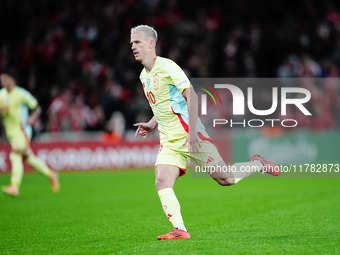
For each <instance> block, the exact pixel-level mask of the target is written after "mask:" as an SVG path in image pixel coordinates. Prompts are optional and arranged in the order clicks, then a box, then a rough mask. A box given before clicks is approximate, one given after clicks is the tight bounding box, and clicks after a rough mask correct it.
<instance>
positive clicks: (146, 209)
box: [0, 170, 340, 254]
mask: <svg viewBox="0 0 340 255" xmlns="http://www.w3.org/2000/svg"><path fill="white" fill-rule="evenodd" d="M60 180H61V184H62V190H61V192H60V193H59V194H53V193H52V192H51V190H50V186H49V182H48V181H47V180H46V179H44V178H43V177H42V176H40V175H38V174H26V175H25V176H24V180H23V185H22V188H21V195H20V197H18V198H11V197H7V196H5V195H3V194H1V195H0V254H340V237H339V236H340V179H288V178H277V179H274V178H249V179H246V180H242V181H241V182H240V183H239V184H237V185H235V186H232V187H221V186H219V185H218V184H217V183H215V182H214V181H213V180H211V179H208V178H207V179H194V178H190V176H189V174H188V175H187V176H185V177H181V178H180V179H179V180H178V182H177V183H176V185H175V192H176V194H177V197H178V199H179V201H180V202H181V207H182V214H183V218H184V220H185V223H186V227H187V228H188V230H189V232H190V234H191V237H192V238H191V239H186V240H166V241H157V240H156V237H157V236H158V235H160V234H165V233H167V232H169V231H170V230H171V225H170V223H169V222H168V220H167V218H166V217H165V215H164V212H163V211H162V208H161V205H160V201H159V199H158V195H157V192H156V189H155V187H154V173H153V171H145V170H144V171H112V172H111V171H110V172H83V173H78V172H71V173H61V174H60ZM8 182H9V175H7V174H6V175H0V185H6V184H8Z"/></svg>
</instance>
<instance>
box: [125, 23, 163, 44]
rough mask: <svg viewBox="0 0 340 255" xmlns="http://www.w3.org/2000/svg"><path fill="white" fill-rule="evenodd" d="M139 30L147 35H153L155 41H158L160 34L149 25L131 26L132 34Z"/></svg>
mask: <svg viewBox="0 0 340 255" xmlns="http://www.w3.org/2000/svg"><path fill="white" fill-rule="evenodd" d="M138 32H143V33H144V34H145V35H146V36H148V37H151V38H152V39H153V40H154V41H155V43H156V42H157V39H158V35H157V31H156V30H155V29H154V28H153V27H150V26H148V25H139V26H135V27H133V28H131V34H135V33H138Z"/></svg>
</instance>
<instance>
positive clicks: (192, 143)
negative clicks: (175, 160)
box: [182, 132, 201, 154]
mask: <svg viewBox="0 0 340 255" xmlns="http://www.w3.org/2000/svg"><path fill="white" fill-rule="evenodd" d="M186 144H188V147H189V152H192V153H193V154H196V153H198V152H199V148H201V144H200V139H199V137H198V135H197V133H196V132H192V133H190V134H188V135H187V137H186V138H185V141H184V143H183V144H182V145H183V146H184V145H186Z"/></svg>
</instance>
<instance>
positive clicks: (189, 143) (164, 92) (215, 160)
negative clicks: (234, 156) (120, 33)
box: [130, 25, 280, 240]
mask: <svg viewBox="0 0 340 255" xmlns="http://www.w3.org/2000/svg"><path fill="white" fill-rule="evenodd" d="M156 42H157V32H156V31H155V30H154V29H153V28H152V27H149V26H147V25H139V26H136V27H134V28H132V29H131V40H130V43H131V49H132V51H133V54H134V57H135V59H136V60H137V61H139V62H141V63H142V65H143V66H144V68H143V70H142V72H141V74H140V77H139V78H140V80H141V83H142V84H143V88H144V93H145V96H146V97H147V99H148V101H149V104H150V106H151V109H152V111H153V113H154V116H153V117H152V118H151V120H150V121H149V122H147V123H144V122H142V123H136V124H134V126H136V127H137V130H136V136H138V134H139V135H141V136H142V137H144V138H145V137H146V136H147V134H148V133H149V132H150V131H152V130H153V129H154V128H155V127H156V126H157V125H158V129H159V132H160V151H159V153H158V155H157V160H156V164H155V176H156V188H157V191H158V195H159V198H160V200H161V203H162V206H163V210H164V212H165V214H166V216H167V217H168V219H169V221H170V222H171V223H172V225H173V227H174V228H173V230H172V231H171V232H170V233H168V234H166V235H161V236H158V238H157V239H158V240H162V239H182V238H190V234H189V232H188V231H187V229H186V227H185V225H184V222H183V219H182V215H181V211H180V204H179V202H178V200H177V198H176V195H175V193H174V191H173V186H174V184H175V182H176V180H177V178H178V177H179V176H182V175H184V174H185V171H186V165H187V160H188V158H190V160H191V161H193V162H194V163H196V164H197V165H201V166H220V167H223V166H226V164H225V163H224V161H223V159H222V158H221V156H220V154H219V153H218V151H217V149H216V147H215V146H214V145H213V143H212V141H211V139H210V138H209V136H208V134H207V133H206V132H205V130H204V126H203V125H202V123H201V121H200V120H199V118H198V117H197V116H198V113H197V108H195V107H189V105H197V95H196V93H195V92H194V90H193V88H192V86H191V84H190V81H189V79H188V78H187V76H186V75H185V73H184V72H183V70H182V69H181V68H180V67H179V66H178V65H177V64H176V63H175V62H173V61H172V60H170V59H167V58H163V57H160V56H157V55H156V50H155V46H156ZM189 129H190V132H189ZM189 134H190V135H189ZM189 151H191V153H189ZM233 167H234V169H237V170H238V171H236V173H232V172H230V171H225V172H221V171H219V172H217V171H216V172H215V171H214V172H213V171H210V172H209V174H210V175H211V177H212V178H213V179H215V180H216V181H217V182H218V183H219V184H220V185H222V186H230V185H233V184H235V183H237V182H239V181H240V180H241V179H243V178H245V177H247V176H249V175H250V174H251V173H252V172H254V171H261V170H263V168H268V169H267V171H266V172H268V173H270V174H272V175H279V174H280V172H279V170H278V169H277V168H275V164H274V163H272V162H270V161H267V160H265V159H263V158H262V157H260V156H258V155H254V156H252V157H251V162H245V163H236V164H234V165H233ZM242 169H243V171H242ZM244 169H248V170H246V171H245V170H244Z"/></svg>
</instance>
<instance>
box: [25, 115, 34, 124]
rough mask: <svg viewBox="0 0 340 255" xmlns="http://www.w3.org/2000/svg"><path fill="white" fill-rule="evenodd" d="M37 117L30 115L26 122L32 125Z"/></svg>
mask: <svg viewBox="0 0 340 255" xmlns="http://www.w3.org/2000/svg"><path fill="white" fill-rule="evenodd" d="M35 120H36V119H35V118H34V117H32V116H28V118H27V120H26V124H27V125H29V126H32V125H33V124H34V122H35Z"/></svg>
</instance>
